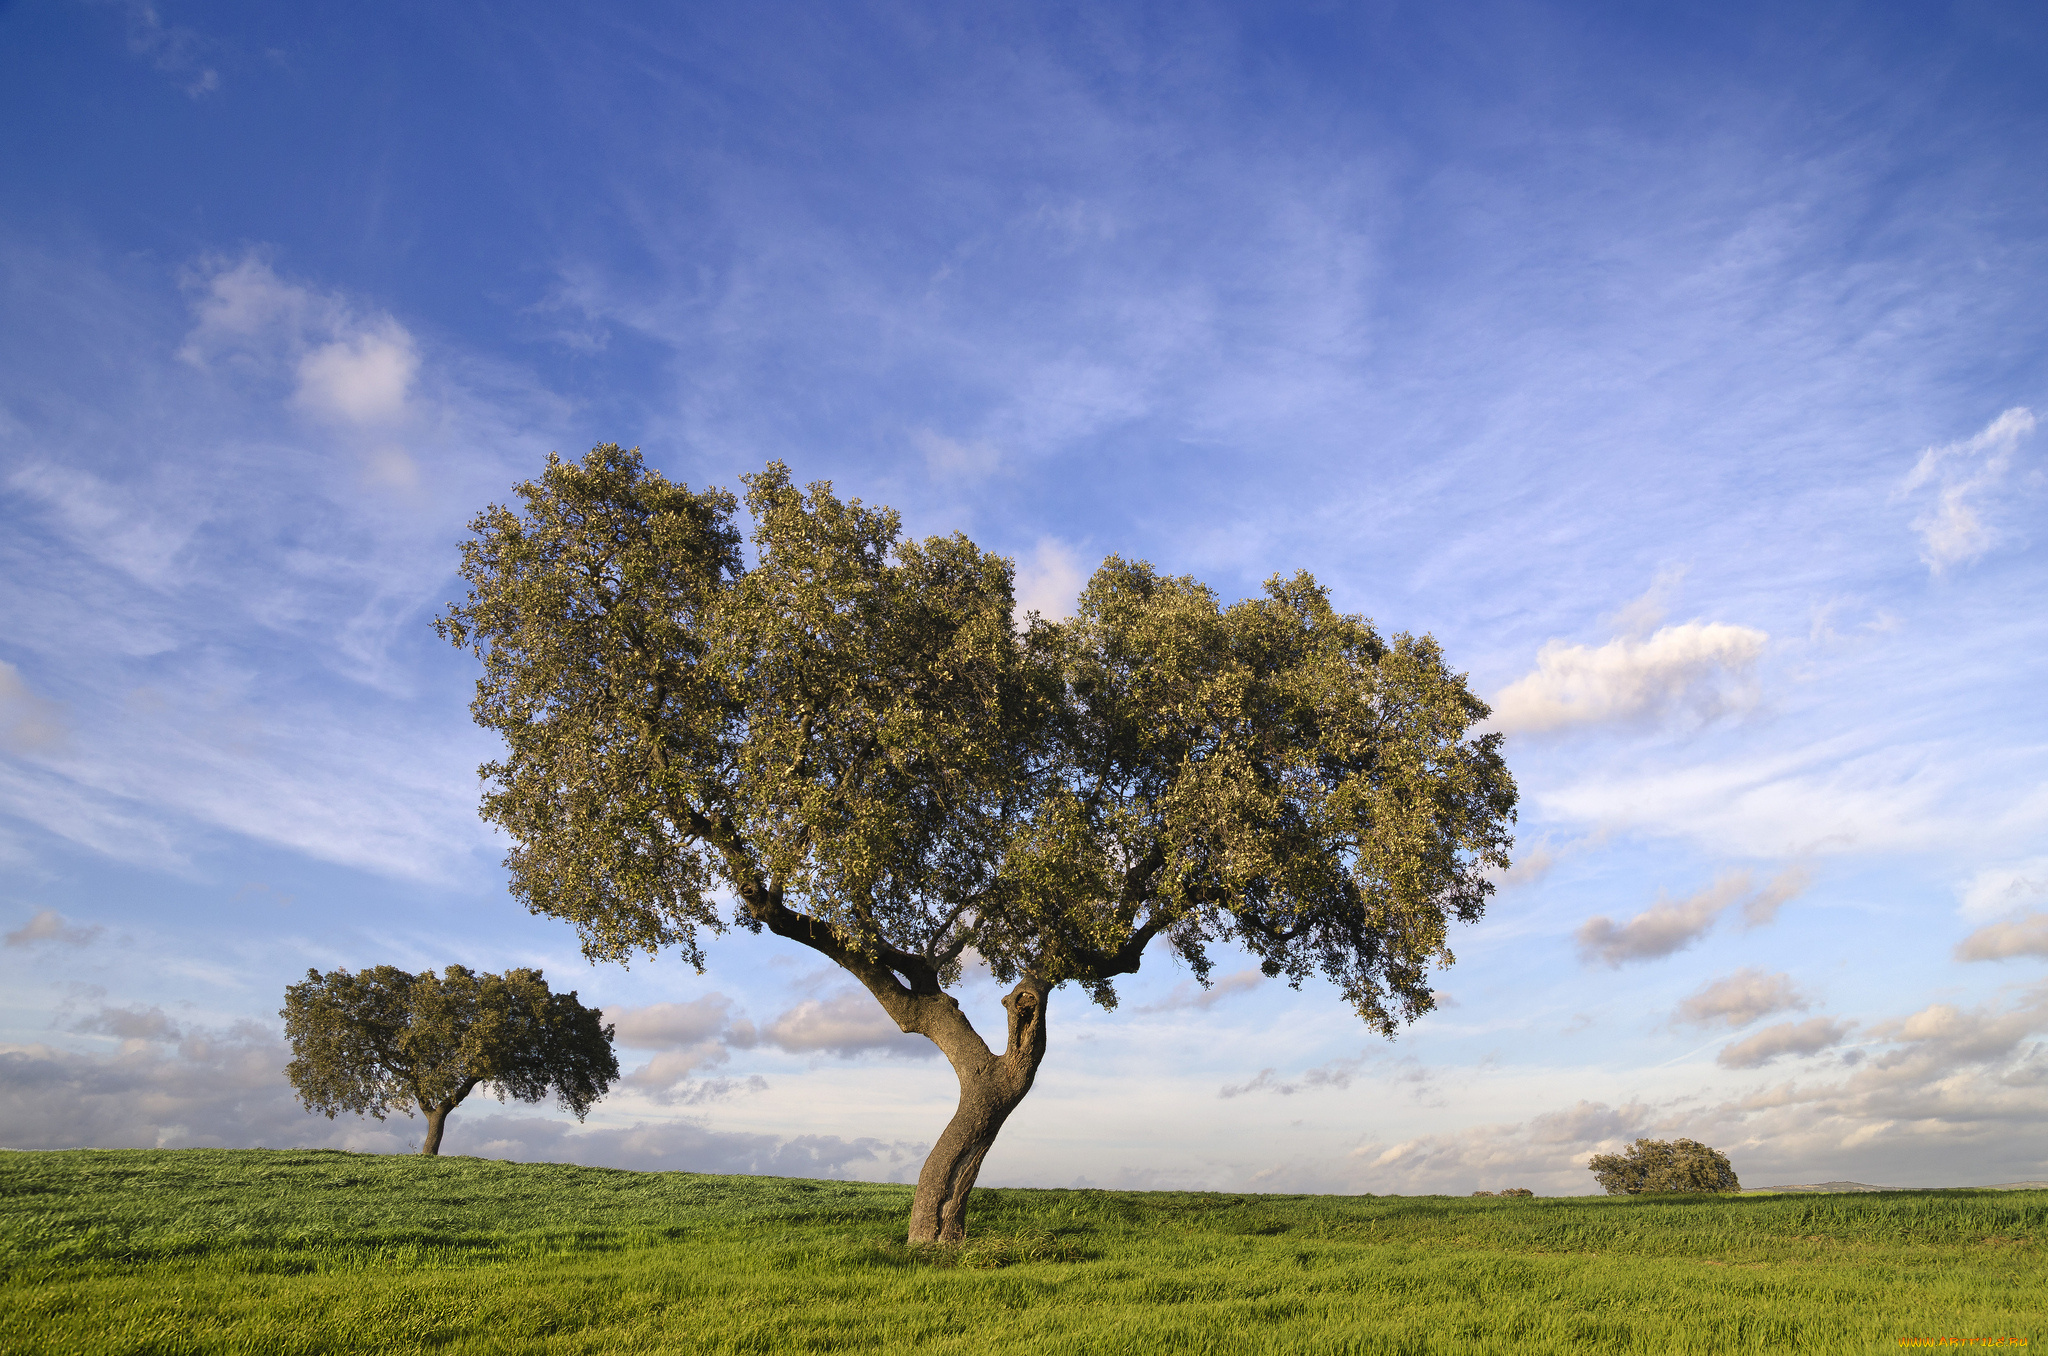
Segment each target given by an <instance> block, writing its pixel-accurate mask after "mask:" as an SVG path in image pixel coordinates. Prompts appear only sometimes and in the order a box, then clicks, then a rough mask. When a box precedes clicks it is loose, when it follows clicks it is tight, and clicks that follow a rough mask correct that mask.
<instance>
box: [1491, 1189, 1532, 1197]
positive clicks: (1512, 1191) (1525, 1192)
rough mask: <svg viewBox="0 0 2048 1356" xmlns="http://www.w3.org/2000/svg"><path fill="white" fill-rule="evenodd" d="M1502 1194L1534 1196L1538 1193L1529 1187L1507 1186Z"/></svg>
mask: <svg viewBox="0 0 2048 1356" xmlns="http://www.w3.org/2000/svg"><path fill="white" fill-rule="evenodd" d="M1500 1194H1501V1195H1503V1196H1534V1195H1535V1194H1536V1193H1535V1192H1533V1191H1531V1190H1529V1188H1527V1187H1507V1188H1504V1189H1503V1190H1502V1191H1501V1193H1500Z"/></svg>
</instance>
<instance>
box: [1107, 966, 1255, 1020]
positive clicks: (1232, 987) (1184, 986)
mask: <svg viewBox="0 0 2048 1356" xmlns="http://www.w3.org/2000/svg"><path fill="white" fill-rule="evenodd" d="M1265 982H1266V977H1265V975H1263V974H1261V973H1260V972H1259V971H1257V970H1238V971H1234V972H1233V973H1231V974H1227V975H1225V976H1223V978H1221V979H1219V980H1215V981H1213V982H1212V983H1211V984H1210V985H1209V987H1208V988H1206V989H1205V988H1203V987H1202V986H1201V985H1199V984H1197V983H1195V982H1194V981H1193V980H1188V981H1186V982H1185V983H1181V984H1176V985H1174V986H1173V992H1172V993H1169V994H1168V995H1167V996H1166V997H1164V998H1162V999H1160V1000H1159V1001H1158V1002H1157V1003H1147V1004H1145V1005H1144V1006H1143V1007H1136V1008H1132V1009H1131V1011H1132V1012H1134V1013H1137V1012H1175V1011H1180V1010H1183V1009H1187V1008H1194V1009H1196V1010H1198V1011H1202V1012H1207V1011H1208V1010H1209V1009H1210V1008H1213V1007H1215V1006H1216V1005H1217V1004H1218V1003H1221V1002H1222V1001H1223V1000H1224V999H1226V998H1233V997H1235V996H1237V995H1238V994H1243V993H1250V992H1251V991H1252V990H1254V989H1256V988H1258V987H1259V986H1260V985H1261V984H1264V983H1265Z"/></svg>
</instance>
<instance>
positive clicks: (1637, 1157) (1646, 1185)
mask: <svg viewBox="0 0 2048 1356" xmlns="http://www.w3.org/2000/svg"><path fill="white" fill-rule="evenodd" d="M1586 1166H1587V1167H1588V1168H1589V1169H1591V1170H1592V1173H1593V1177H1594V1179H1595V1180H1596V1181H1598V1182H1599V1183H1600V1185H1601V1186H1602V1187H1604V1188H1606V1190H1607V1194H1608V1195H1610V1196H1639V1195H1641V1196H1655V1195H1669V1194H1675V1193H1680V1192H1692V1191H1740V1190H1742V1183H1741V1182H1739V1181H1737V1180H1736V1177H1735V1168H1734V1166H1733V1165H1731V1164H1730V1163H1729V1162H1728V1155H1726V1154H1724V1153H1722V1152H1721V1151H1720V1150H1719V1149H1710V1148H1708V1147H1707V1146H1706V1145H1704V1144H1702V1143H1700V1142H1699V1141H1698V1140H1694V1139H1677V1140H1664V1139H1639V1140H1637V1141H1636V1142H1635V1143H1634V1144H1632V1145H1630V1146H1629V1147H1628V1148H1627V1149H1625V1150H1623V1151H1622V1152H1621V1153H1618V1154H1595V1155H1593V1157H1592V1159H1591V1160H1590V1161H1588V1162H1587V1164H1586Z"/></svg>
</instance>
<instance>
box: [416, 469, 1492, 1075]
mask: <svg viewBox="0 0 2048 1356" xmlns="http://www.w3.org/2000/svg"><path fill="white" fill-rule="evenodd" d="M746 484H747V495H746V504H747V509H748V512H749V514H750V516H751V518H752V521H753V542H754V547H755V551H754V557H755V561H754V564H753V565H752V566H751V567H747V566H746V565H745V564H744V563H743V560H742V557H741V554H740V546H739V540H740V539H739V535H738V532H737V531H736V529H735V528H734V527H733V525H732V515H733V513H734V512H735V511H736V509H737V504H736V502H735V501H734V499H733V498H732V496H730V495H729V494H726V493H725V492H723V491H719V490H707V491H702V492H693V491H691V490H690V489H689V488H688V487H687V486H681V485H673V484H671V483H669V482H668V481H667V480H665V479H664V478H663V477H662V476H661V475H660V474H659V473H658V472H654V471H650V470H648V469H647V468H646V467H645V466H644V465H643V464H642V462H641V460H640V457H639V454H638V453H637V452H630V451H622V450H621V449H619V448H618V447H616V446H605V447H599V448H597V449H595V450H593V451H592V452H591V453H590V455H589V456H588V457H586V458H585V459H584V460H583V461H582V462H581V463H580V464H577V465H571V464H565V463H562V462H560V461H558V460H556V459H554V458H550V460H549V463H548V466H547V468H546V470H545V471H544V472H543V474H542V475H541V477H540V479H539V480H538V481H537V482H530V483H527V484H522V485H520V486H519V487H517V493H518V495H519V498H520V501H521V506H520V508H519V510H517V511H515V510H513V509H509V508H503V507H493V508H491V509H489V510H487V511H486V512H485V513H483V514H481V515H479V517H478V518H477V519H476V521H475V522H474V523H473V524H472V535H471V539H470V541H469V542H468V543H467V544H466V545H465V547H464V555H463V566H462V572H463V575H464V577H465V578H466V579H467V580H468V583H469V586H470V591H469V596H468V599H467V601H466V602H464V603H461V604H451V605H450V607H449V609H448V611H447V612H446V614H445V615H444V616H443V617H442V618H441V620H440V621H439V622H438V623H437V625H438V627H439V629H440V631H441V633H442V634H443V635H444V636H445V637H446V638H448V639H449V640H451V641H452V642H453V643H455V644H457V645H461V646H467V647H469V648H471V649H472V650H473V651H474V652H475V653H476V654H477V656H478V657H479V658H480V659H481V660H482V663H483V669H484V673H483V677H482V679H481V680H480V681H479V683H478V688H477V699H476V702H475V704H474V706H473V708H472V710H473V712H474V714H475V716H476V719H477V720H478V721H479V722H480V723H481V724H483V725H485V726H486V727H488V728H491V729H493V730H496V731H498V732H499V733H500V734H502V735H503V736H504V739H505V743H506V756H505V758H504V759H503V760H501V761H498V762H494V763H491V764H488V765H486V766H485V767H484V768H483V774H484V776H485V778H486V780H487V781H488V783H489V785H490V790H489V792H488V794H487V796H486V798H485V800H484V805H483V812H484V815H485V817H486V818H488V819H490V820H491V821H493V822H494V823H496V824H498V825H500V826H501V827H502V828H504V829H505V830H506V832H507V833H508V834H509V835H510V837H511V838H512V840H513V843H514V847H513V850H512V852H511V854H510V856H509V857H508V858H507V866H508V868H509V870H510V873H511V878H512V887H513V890H514V891H515V893H516V894H517V895H518V896H519V897H520V898H522V899H523V900H524V901H525V902H526V904H527V905H528V906H529V907H530V908H531V909H533V910H534V911H536V912H540V913H545V914H549V915H552V916H555V917H560V918H563V919H566V920H568V921H571V922H573V923H575V924H576V926H577V927H578V929H579V930H580V931H581V934H582V938H583V944H584V948H585V950H586V952H587V953H588V954H589V955H591V956H592V957H593V958H610V959H624V958H626V957H627V956H628V955H629V954H631V953H632V952H634V951H636V950H645V951H647V952H649V953H652V952H654V951H655V950H657V949H659V948H660V947H663V946H676V947H678V948H680V949H681V950H682V952H683V953H684V954H685V955H686V956H687V957H688V958H689V959H690V960H691V961H692V962H693V963H694V964H697V965H699V966H700V967H701V964H702V951H701V947H700V943H699V930H700V929H706V928H708V929H711V930H714V931H716V930H717V929H719V928H721V927H722V926H724V923H725V920H724V919H723V918H721V917H720V915H719V913H718V910H717V908H716V906H715V902H714V901H715V898H716V896H717V895H718V893H719V892H720V890H721V887H724V888H729V889H730V890H731V891H732V892H733V893H734V894H735V895H736V896H737V897H738V899H739V901H740V903H739V910H738V914H737V919H738V921H739V922H741V923H742V924H743V925H745V926H748V927H754V928H758V927H761V926H763V925H766V926H769V927H771V928H773V929H774V930H775V931H777V932H778V933H780V934H782V935H785V936H789V937H792V938H793V939H796V940H799V941H802V942H804V943H805V944H807V945H812V946H814V947H817V948H818V949H819V950H821V951H824V952H825V953H826V954H827V955H828V956H830V957H832V958H833V959H834V960H837V961H838V962H839V963H841V964H844V965H848V966H849V968H853V969H854V970H855V972H856V974H858V975H859V976H860V977H861V978H862V980H863V982H864V983H867V984H868V985H869V987H870V988H871V989H873V990H875V991H876V992H877V996H878V997H883V998H884V999H885V1005H886V1003H888V1002H889V1001H893V1000H892V998H891V995H893V993H894V990H895V988H896V986H897V985H898V983H899V981H900V983H901V985H902V990H901V996H902V998H903V1000H904V1003H903V1005H900V1006H899V1007H892V1008H891V1013H892V1015H893V1016H896V1017H898V1020H899V1021H901V1022H903V1023H904V1024H905V1026H906V1029H918V1030H927V1034H931V1033H930V1031H929V1030H928V1029H927V1021H928V1018H927V1016H921V1015H920V1013H921V1012H922V1011H924V1010H922V1009H918V1008H916V1007H915V1006H914V1004H912V1002H911V1000H913V999H918V1000H923V999H929V998H935V997H936V996H937V995H938V993H939V991H940V990H941V989H942V988H943V987H944V986H945V985H948V984H950V983H953V982H954V981H955V980H956V979H957V977H958V971H959V961H960V957H961V956H962V954H963V953H964V951H965V949H966V948H968V947H969V946H972V947H973V948H974V949H975V950H976V951H977V952H978V953H979V954H980V955H981V956H983V957H984V958H985V959H986V960H987V961H988V962H989V964H990V965H991V966H992V967H993V969H994V970H995V972H996V973H997V975H998V976H1000V977H1002V978H1004V979H1005V980H1009V979H1014V978H1017V977H1018V976H1020V975H1026V974H1028V975H1032V976H1035V977H1036V978H1037V979H1039V980H1042V981H1044V982H1045V983H1047V984H1058V983H1063V982H1066V981H1069V980H1071V981H1076V982H1078V983H1080V984H1082V985H1083V986H1085V987H1086V988H1087V989H1088V990H1089V991H1090V992H1091V994H1092V995H1093V996H1094V997H1095V998H1096V999H1097V1001H1099V1002H1102V1003H1104V1004H1105V1005H1109V1004H1113V1003H1114V1001H1115V995H1114V989H1113V981H1114V979H1115V977H1116V976H1118V975H1122V974H1127V973H1130V972H1132V971H1134V970H1135V969H1136V968H1137V966H1138V963H1139V959H1140V956H1141V954H1142V952H1143V950H1144V947H1145V945H1146V943H1148V942H1149V941H1150V940H1151V939H1152V938H1153V937H1155V936H1159V935H1162V934H1163V935H1165V936H1166V937H1168V938H1169V939H1170V940H1171V942H1172V944H1173V945H1174V947H1175V948H1176V949H1177V950H1178V951H1179V953H1180V954H1181V955H1182V956H1183V957H1184V958H1186V960H1187V961H1188V962H1189V963H1190V964H1191V965H1192V966H1194V968H1195V970H1196V972H1197V973H1198V974H1206V973H1207V971H1208V968H1209V964H1210V962H1209V959H1208V955H1207V947H1208V946H1209V945H1210V944H1211V943H1214V942H1218V941H1223V940H1231V941H1236V942H1238V943H1241V944H1243V945H1245V946H1247V947H1249V948H1251V949H1252V950H1253V951H1254V952H1256V953H1257V954H1258V955H1259V956H1260V958H1261V962H1262V964H1263V965H1264V967H1265V969H1266V972H1267V973H1268V974H1273V975H1280V974H1285V975H1286V976H1287V977H1288V978H1289V979H1290V981H1293V982H1297V983H1298V982H1299V981H1300V980H1301V979H1302V978H1304V977H1305V976H1307V975H1308V974H1310V973H1312V972H1315V971H1320V972H1322V973H1323V974H1325V975H1327V976H1329V977H1330V978H1331V979H1332V980H1333V981H1335V982H1336V983H1337V984H1338V985H1339V986H1340V987H1341V988H1342V989H1343V991H1344V992H1345V994H1346V995H1347V997H1348V998H1349V999H1350V1000H1351V1001H1352V1003H1353V1004H1354V1005H1355V1006H1356V1007H1357V1009H1358V1011H1359V1012H1360V1014H1361V1015H1362V1016H1363V1017H1364V1018H1365V1020H1366V1021H1367V1022H1368V1023H1370V1024H1371V1025H1372V1026H1374V1027H1375V1028H1376V1029H1379V1030H1382V1031H1387V1032H1391V1030H1392V1029H1393V1026H1394V1024H1395V1022H1396V1021H1397V1020H1398V1019H1399V1018H1412V1017H1413V1016H1415V1015H1416V1014H1417V1013H1419V1012H1422V1011H1426V1010H1427V1009H1428V1008H1429V1006H1430V1004H1431V998H1430V991H1429V986H1428V984H1427V982H1426V969H1427V967H1428V966H1429V965H1430V964H1431V963H1444V964H1447V963H1449V962H1450V960H1451V953H1450V951H1449V949H1448V946H1447V945H1446V940H1445V937H1446V927H1447V923H1448V921H1449V920H1450V919H1453V918H1455V919H1461V920H1471V919H1474V918H1477V917H1478V916H1479V913H1480V911H1481V909H1482V907H1483V904H1484V900H1485V897H1486V895H1487V894H1488V892H1489V891H1490V889H1491V886H1490V885H1489V883H1488V882H1487V880H1486V879H1485V872H1486V870H1487V868H1488V867H1493V866H1501V865H1505V864H1506V862H1507V856H1506V850H1507V847H1508V846H1509V843H1510V840H1509V838H1508V836H1507V833H1506V825H1507V823H1508V822H1509V821H1510V820H1511V819H1512V817H1513V811H1514V804H1515V791H1514V786H1513V783H1512V781H1511V780H1510V778H1509V777H1508V774H1507V772H1506V769H1505V767H1504V765H1503V763H1502V761H1501V758H1500V751H1499V742H1500V741H1499V737H1498V736H1497V735H1487V736H1482V737H1477V738H1469V737H1468V736H1469V735H1470V732H1471V729H1472V727H1473V725H1474V724H1475V723H1476V722H1478V721H1479V720H1481V719H1483V718H1484V717H1485V715H1486V714H1487V708H1486V707H1485V705H1484V704H1483V703H1481V702H1480V701H1479V700H1478V699H1477V698H1476V697H1474V696H1473V695H1472V694H1471V693H1470V692H1469V691H1468V690H1467V689H1466V687H1465V685H1464V681H1463V678H1462V676H1461V675H1457V674H1454V673H1452V672H1451V671H1450V670H1449V669H1448V668H1447V667H1446V666H1445V664H1444V662H1443V657H1442V655H1441V653H1440V652H1439V650H1438V648H1437V646H1436V644H1435V642H1434V641H1432V640H1430V639H1429V638H1428V637H1422V638H1420V639H1418V638H1416V637H1412V636H1407V635H1398V636H1395V637H1393V638H1391V639H1387V638H1384V637H1382V636H1380V635H1379V634H1378V633H1377V632H1376V631H1375V630H1374V629H1373V628H1372V626H1371V624H1370V623H1369V622H1367V621H1365V620H1364V619H1363V618H1360V617H1355V616H1349V615H1345V614H1340V613H1338V612H1336V611H1335V610H1333V609H1332V608H1331V606H1330V603H1329V600H1328V598H1327V597H1326V595H1325V594H1324V592H1323V591H1322V589H1321V588H1320V587H1319V586H1318V585H1317V584H1316V583H1315V581H1314V580H1313V579H1311V578H1309V577H1308V576H1307V575H1299V576H1296V577H1295V578H1293V579H1291V580H1281V579H1278V578H1276V579H1275V580H1273V581H1272V582H1270V583H1269V584H1268V586H1267V588H1266V592H1265V595H1264V596H1263V597H1260V598H1257V599H1252V600H1248V601H1245V602H1241V603H1238V604H1235V605H1233V606H1231V607H1227V608H1226V607H1222V606H1220V605H1219V603H1218V601H1217V599H1216V597H1215V595H1214V594H1213V593H1212V592H1210V590H1208V589H1207V588H1205V587H1203V586H1202V585H1200V584H1198V583H1196V582H1195V581H1194V580H1192V579H1187V578H1167V577H1163V576H1160V575H1158V574H1157V573H1156V572H1154V571H1153V570H1152V568H1151V567H1150V566H1148V565H1145V564H1143V563H1133V562H1127V561H1123V560H1120V559H1117V558H1114V557H1112V558H1111V559H1110V560H1108V561H1107V562H1105V563H1104V565H1103V567H1102V568H1101V569H1100V570H1098V571H1097V572H1096V574H1095V576H1094V578H1093V579H1092V580H1091V581H1090V583H1089V585H1088V587H1087V589H1086V591H1085V592H1084V593H1083V595H1082V597H1081V600H1080V607H1079V611H1078V613H1077V615H1076V616H1075V618H1074V619H1073V620H1072V621H1070V622H1066V623H1060V624H1054V623H1049V622H1047V621H1045V620H1043V619H1041V618H1037V617H1035V616H1034V617H1032V618H1029V619H1027V621H1026V624H1025V625H1024V626H1023V627H1022V628H1021V629H1019V628H1018V627H1016V626H1014V625H1013V621H1012V615H1011V614H1012V595H1011V565H1010V562H1009V561H1008V560H1006V559H1004V558H1002V557H998V556H994V555H991V554H989V553H987V552H984V551H982V550H981V549H980V548H978V547H976V546H975V545H974V544H973V543H972V542H970V541H968V540H967V539H966V538H965V537H962V536H958V535H955V536H952V537H945V538H931V539H928V540H926V541H924V542H921V543H919V542H911V541H906V540H903V539H901V538H900V536H899V525H898V520H897V517H896V515H895V514H894V513H893V512H891V511H889V510H887V509H877V508H869V507H866V506H863V505H862V504H861V503H860V502H859V501H858V500H855V501H852V502H842V501H841V500H839V499H837V498H836V497H834V495H833V494H832V492H831V487H830V486H829V485H826V484H816V485H812V486H810V487H809V489H808V491H799V490H798V489H796V488H795V487H794V486H793V485H792V484H791V481H790V477H789V473H788V471H787V469H786V468H784V467H783V466H782V465H781V464H779V463H775V464H771V465H770V466H769V467H768V468H767V470H765V471H764V472H762V473H761V474H759V475H754V476H749V477H747V478H746ZM875 961H879V962H880V963H881V965H882V966H885V967H887V968H886V969H883V968H876V967H874V966H872V965H866V966H864V965H863V962H875ZM941 1015H943V1014H941ZM936 1038H937V1037H936V1036H935V1039H936Z"/></svg>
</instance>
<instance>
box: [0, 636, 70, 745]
mask: <svg viewBox="0 0 2048 1356" xmlns="http://www.w3.org/2000/svg"><path fill="white" fill-rule="evenodd" d="M64 735H65V729H64V708H63V706H62V705H61V704H60V703H58V702H53V701H51V700H50V699H49V698H47V697H39V696H37V695H36V694H35V693H34V692H33V691H31V690H30V689H29V685H28V680H27V679H26V678H23V677H22V676H21V670H19V669H17V668H15V667H14V665H12V664H10V663H8V662H7V661H6V660H4V659H0V749H4V750H6V751H7V752H9V753H46V752H48V751H50V750H52V749H55V748H57V747H58V746H59V745H61V744H63V742H64Z"/></svg>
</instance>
